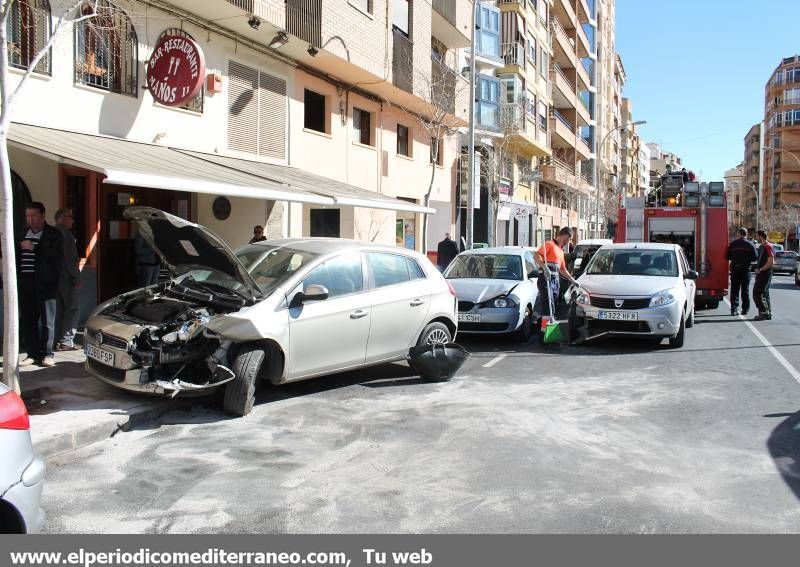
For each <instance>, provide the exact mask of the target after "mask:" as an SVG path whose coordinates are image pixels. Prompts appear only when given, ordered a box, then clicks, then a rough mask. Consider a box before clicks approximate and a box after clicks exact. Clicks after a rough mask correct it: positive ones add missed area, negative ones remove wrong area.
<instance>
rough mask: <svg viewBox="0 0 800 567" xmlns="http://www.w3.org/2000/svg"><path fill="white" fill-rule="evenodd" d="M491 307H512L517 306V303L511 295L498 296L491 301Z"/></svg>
mask: <svg viewBox="0 0 800 567" xmlns="http://www.w3.org/2000/svg"><path fill="white" fill-rule="evenodd" d="M489 305H490V306H491V307H496V308H497V309H507V308H510V307H516V306H517V304H516V303H515V302H514V300H513V299H511V298H510V297H498V298H496V299H494V300H492V301H490V302H489Z"/></svg>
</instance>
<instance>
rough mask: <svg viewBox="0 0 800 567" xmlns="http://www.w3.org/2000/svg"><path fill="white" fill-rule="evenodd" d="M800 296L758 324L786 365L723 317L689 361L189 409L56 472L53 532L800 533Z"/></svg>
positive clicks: (477, 355)
mask: <svg viewBox="0 0 800 567" xmlns="http://www.w3.org/2000/svg"><path fill="white" fill-rule="evenodd" d="M798 298H800V288H796V287H795V286H794V284H793V282H792V280H791V279H790V278H788V277H777V278H776V279H775V282H774V285H773V300H774V304H775V319H774V320H773V321H770V322H760V323H752V324H751V325H752V326H753V328H755V329H756V330H757V331H758V333H760V334H761V335H762V337H763V339H764V340H765V341H768V343H769V344H770V345H774V350H772V349H770V348H768V347H767V346H765V344H764V343H763V342H762V340H761V339H760V338H759V337H758V336H757V335H756V333H754V332H753V330H752V329H751V327H750V326H748V324H747V323H745V322H744V321H742V320H740V319H738V318H732V317H730V316H729V315H728V314H727V313H728V311H729V308H728V307H727V305H723V306H721V307H720V309H719V310H717V311H715V312H708V311H706V312H702V313H699V314H698V318H697V325H696V326H695V328H693V329H691V330H689V331H687V333H688V336H687V342H686V346H685V347H684V348H683V349H681V350H669V349H668V348H667V347H665V346H664V347H660V348H659V347H653V345H652V344H644V343H638V342H633V341H615V342H606V343H600V344H596V345H593V346H591V347H562V348H561V349H560V350H559V349H556V350H547V351H545V350H543V349H542V348H541V347H539V346H538V345H536V344H534V343H531V344H528V345H518V344H516V343H513V342H510V341H505V340H488V341H487V340H465V341H464V343H465V344H466V346H467V347H468V348H469V349H470V350H471V351H473V353H474V354H473V357H472V358H471V359H470V360H469V361H468V363H467V365H466V366H465V367H464V368H463V370H462V372H461V373H460V374H459V376H458V377H457V378H456V379H454V380H453V381H451V382H449V383H445V384H429V383H425V382H422V381H420V380H419V379H418V378H416V377H414V376H412V375H411V373H410V371H409V370H408V368H407V367H406V366H405V365H403V364H395V365H388V366H384V367H380V368H377V369H371V370H366V371H362V372H356V373H348V374H342V375H338V376H335V377H329V378H325V379H318V380H313V381H309V382H305V383H300V384H295V385H289V386H284V387H281V388H277V389H275V388H267V389H266V390H262V391H261V393H260V394H259V396H258V402H257V406H256V407H255V408H254V410H253V412H252V414H251V415H249V416H248V417H246V418H244V419H228V418H226V417H225V416H223V414H222V413H221V412H219V411H218V410H217V409H215V408H214V407H211V406H206V407H197V408H195V409H193V410H192V411H177V410H176V411H174V412H171V413H169V414H167V415H166V416H164V418H163V419H162V420H160V421H159V422H158V423H155V424H153V425H152V426H151V427H149V428H145V429H140V430H136V431H131V432H127V433H120V434H118V435H117V436H115V437H114V438H112V439H110V440H108V441H104V442H102V443H98V444H95V445H93V446H91V447H88V448H86V449H83V450H81V451H78V452H76V453H73V454H70V455H68V456H66V457H62V458H61V460H59V461H54V462H51V463H50V469H49V471H48V476H47V484H46V488H45V495H44V506H45V509H46V511H47V513H48V521H47V524H46V530H47V531H49V532H132V533H141V532H146V533H154V532H155V533H185V532H237V533H273V532H280V533H286V532H288V533H310V532H311V533H349V532H357V533H363V532H368V533H380V532H387V533H398V532H403V533H405V532H449V533H452V532H480V533H485V532H492V533H497V532H569V533H586V532H592V533H618V532H624V533H630V532H634V533H639V532H645V533H653V532H655V533H663V532H667V533H685V532H692V533H694V532H779V533H783V532H798V531H800V501H799V500H798V499H800V383H799V382H798V380H800V375H797V374H796V375H795V376H793V375H792V374H791V373H790V370H792V368H794V369H798V370H800V307H799V306H798V305H799V304H800V302H798ZM751 316H752V314H751ZM776 354H777V355H778V356H777V357H776ZM780 357H783V359H784V361H785V365H784V364H782V363H781V362H780V361H779V358H780ZM787 368H788V369H787ZM795 372H796V371H795Z"/></svg>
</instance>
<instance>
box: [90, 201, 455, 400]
mask: <svg viewBox="0 0 800 567" xmlns="http://www.w3.org/2000/svg"><path fill="white" fill-rule="evenodd" d="M125 214H126V216H127V217H128V218H130V219H133V220H135V221H136V222H137V224H138V225H139V231H140V232H141V234H142V236H143V237H144V238H145V240H147V242H148V243H149V244H150V245H151V246H152V247H153V249H154V250H155V251H156V252H157V253H158V254H159V256H160V257H161V258H162V261H163V262H164V265H165V266H166V267H168V268H169V270H170V272H171V274H172V279H170V280H169V281H167V282H164V283H160V284H157V285H154V286H150V287H147V288H144V289H140V290H136V291H132V292H129V293H126V294H123V295H120V296H118V297H115V298H114V299H112V300H110V301H107V302H105V303H103V304H102V305H100V306H98V307H97V309H95V311H94V312H93V313H92V315H91V316H90V317H89V320H88V321H87V323H86V339H85V347H84V349H85V352H86V357H87V363H86V366H87V370H88V371H89V372H90V373H91V374H92V375H93V376H95V377H96V378H98V379H100V380H102V381H103V382H106V383H108V384H111V385H113V386H116V387H119V388H124V389H126V390H132V391H137V392H142V393H149V394H158V395H167V396H175V395H178V394H180V395H186V394H199V393H209V392H211V391H214V390H217V389H218V388H224V389H225V392H224V394H225V395H224V407H225V410H226V411H228V412H230V413H234V414H236V415H246V414H247V413H249V411H250V409H251V408H252V406H253V401H254V393H255V387H256V384H257V382H258V381H259V380H261V379H263V380H267V381H269V382H271V383H273V384H282V383H285V382H292V381H296V380H302V379H305V378H312V377H315V376H321V375H324V374H330V373H333V372H338V371H342V370H350V369H353V368H358V367H362V366H368V365H372V364H379V363H384V362H390V361H396V360H402V359H403V358H404V357H405V356H406V354H407V353H408V350H409V348H410V347H412V346H415V345H419V344H426V343H427V344H431V343H447V342H450V341H451V340H452V339H453V337H454V336H455V334H456V330H457V323H456V298H455V292H454V291H453V289H452V287H451V286H449V285H448V283H447V282H446V281H445V279H444V278H443V277H442V275H441V274H439V272H438V271H437V270H436V269H435V268H434V267H433V265H432V264H431V263H430V261H429V260H428V259H427V258H425V257H424V256H423V255H421V254H418V253H416V252H413V251H410V250H405V249H401V248H395V247H386V246H377V245H373V244H366V243H362V242H356V241H350V240H342V239H315V238H305V239H284V240H275V241H265V242H259V243H257V244H252V245H249V246H245V247H243V248H241V249H240V250H238V251H237V252H236V254H234V253H233V252H232V251H231V250H230V249H229V248H228V247H227V246H226V245H225V243H224V242H223V241H222V240H221V239H220V238H219V237H217V236H216V235H214V234H213V233H212V232H210V231H209V230H207V229H205V228H204V227H202V226H199V225H196V224H193V223H190V222H187V221H185V220H183V219H181V218H178V217H175V216H173V215H170V214H168V213H165V212H163V211H159V210H157V209H151V208H147V207H130V208H129V209H127V211H126V213H125Z"/></svg>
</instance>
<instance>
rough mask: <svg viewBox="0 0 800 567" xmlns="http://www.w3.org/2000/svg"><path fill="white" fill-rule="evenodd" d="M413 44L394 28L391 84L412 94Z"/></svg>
mask: <svg viewBox="0 0 800 567" xmlns="http://www.w3.org/2000/svg"><path fill="white" fill-rule="evenodd" d="M413 53H414V44H413V43H412V42H411V40H410V39H408V37H407V36H406V34H404V33H403V32H401V31H400V30H398V29H397V28H395V29H394V30H393V39H392V54H393V55H392V84H393V85H394V86H396V87H397V88H399V89H403V90H404V91H406V92H409V93H410V92H414V67H413V61H414V58H413Z"/></svg>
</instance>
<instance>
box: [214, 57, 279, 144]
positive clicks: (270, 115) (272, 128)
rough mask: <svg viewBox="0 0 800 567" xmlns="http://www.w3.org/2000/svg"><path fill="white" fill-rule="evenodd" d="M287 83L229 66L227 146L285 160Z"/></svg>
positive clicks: (242, 66)
mask: <svg viewBox="0 0 800 567" xmlns="http://www.w3.org/2000/svg"><path fill="white" fill-rule="evenodd" d="M286 116H287V99H286V81H284V80H283V79H281V78H279V77H274V76H272V75H270V74H268V73H264V72H263V71H259V70H258V69H253V68H252V67H248V66H246V65H242V64H241V63H237V62H235V61H230V62H229V63H228V147H229V148H230V149H232V150H237V151H241V152H248V153H252V154H257V155H261V156H265V157H270V158H273V159H277V160H284V159H286Z"/></svg>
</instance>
